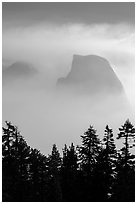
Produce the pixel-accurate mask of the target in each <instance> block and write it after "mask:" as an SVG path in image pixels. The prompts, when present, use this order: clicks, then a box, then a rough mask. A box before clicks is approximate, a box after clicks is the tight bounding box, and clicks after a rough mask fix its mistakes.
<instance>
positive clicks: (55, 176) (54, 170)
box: [48, 144, 62, 201]
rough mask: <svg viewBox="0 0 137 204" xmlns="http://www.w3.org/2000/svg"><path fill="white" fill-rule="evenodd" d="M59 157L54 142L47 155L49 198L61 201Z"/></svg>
mask: <svg viewBox="0 0 137 204" xmlns="http://www.w3.org/2000/svg"><path fill="white" fill-rule="evenodd" d="M61 162H62V161H61V157H60V153H59V151H58V149H57V146H56V145H55V144H54V145H53V147H52V153H51V155H49V156H48V171H49V178H50V183H49V191H48V194H49V200H50V201H62V190H61V184H60V169H61Z"/></svg>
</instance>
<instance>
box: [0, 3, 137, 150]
mask: <svg viewBox="0 0 137 204" xmlns="http://www.w3.org/2000/svg"><path fill="white" fill-rule="evenodd" d="M2 9H3V11H2V74H3V84H2V111H3V113H2V118H3V122H4V121H5V120H8V121H11V122H12V123H13V124H15V125H17V126H18V128H19V130H20V131H21V133H22V134H23V135H24V137H25V138H26V140H27V142H28V144H29V145H31V146H32V147H35V148H37V149H39V150H40V151H41V152H43V153H46V154H48V153H49V152H50V151H51V148H52V145H53V144H54V143H56V144H57V146H58V148H59V149H62V147H63V145H64V144H65V143H67V144H68V145H69V144H70V142H74V144H75V145H77V144H79V142H80V138H79V136H80V135H81V134H83V132H84V131H85V130H86V129H87V128H88V127H89V125H90V124H92V125H93V126H94V128H95V129H97V133H98V134H99V135H100V137H101V138H102V137H103V134H104V128H105V126H106V125H107V124H108V125H110V127H111V128H113V130H114V133H117V131H118V128H119V126H120V125H121V124H123V122H124V121H125V120H126V119H127V118H129V119H130V120H131V121H132V122H133V123H134V105H135V103H134V92H135V90H134V83H135V79H134V72H135V63H134V58H135V51H134V40H135V39H134V38H135V31H134V3H124V4H123V3H120V2H118V3H116V2H115V3H93V2H92V3H90V2H89V3H48V2H45V3H8V2H5V3H2ZM97 63H98V64H99V65H100V66H98V65H97ZM89 67H91V70H90V68H89ZM109 69H110V70H111V71H110V72H109V71H107V70H109ZM112 81H113V83H112ZM108 87H109V88H108ZM114 137H115V135H114Z"/></svg>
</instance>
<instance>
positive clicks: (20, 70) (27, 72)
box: [2, 62, 37, 83]
mask: <svg viewBox="0 0 137 204" xmlns="http://www.w3.org/2000/svg"><path fill="white" fill-rule="evenodd" d="M36 73H37V71H36V69H35V68H34V67H33V66H32V65H30V64H28V63H25V62H15V63H13V64H11V65H10V66H3V67H2V79H3V83H8V81H10V82H11V81H15V80H17V79H27V78H29V77H31V76H34V75H35V74H36Z"/></svg>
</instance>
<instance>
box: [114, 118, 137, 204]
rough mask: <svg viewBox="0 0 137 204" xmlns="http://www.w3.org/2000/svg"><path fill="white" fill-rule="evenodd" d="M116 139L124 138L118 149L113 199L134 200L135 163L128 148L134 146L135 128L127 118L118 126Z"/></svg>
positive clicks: (121, 200)
mask: <svg viewBox="0 0 137 204" xmlns="http://www.w3.org/2000/svg"><path fill="white" fill-rule="evenodd" d="M119 131H120V132H119V134H118V137H117V139H124V147H123V148H122V149H121V150H120V152H119V154H118V160H117V179H116V184H115V189H114V196H113V201H115V202H117V201H119V202H134V201H135V165H134V158H135V156H134V154H133V153H131V152H130V149H131V148H133V147H134V146H135V144H134V142H135V128H134V126H133V125H132V124H131V122H130V121H129V120H127V121H126V122H125V123H124V125H122V127H121V128H119Z"/></svg>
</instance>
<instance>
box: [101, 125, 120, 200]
mask: <svg viewBox="0 0 137 204" xmlns="http://www.w3.org/2000/svg"><path fill="white" fill-rule="evenodd" d="M116 159H117V151H116V146H115V143H114V139H113V131H112V129H110V128H109V126H108V125H107V126H106V128H105V134H104V138H103V149H102V152H101V154H100V160H98V170H100V171H101V172H102V182H103V183H104V199H105V201H107V200H108V199H109V198H110V197H111V196H112V193H113V191H112V188H113V185H114V181H115V177H116ZM98 170H97V171H98ZM100 174H101V173H100Z"/></svg>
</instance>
